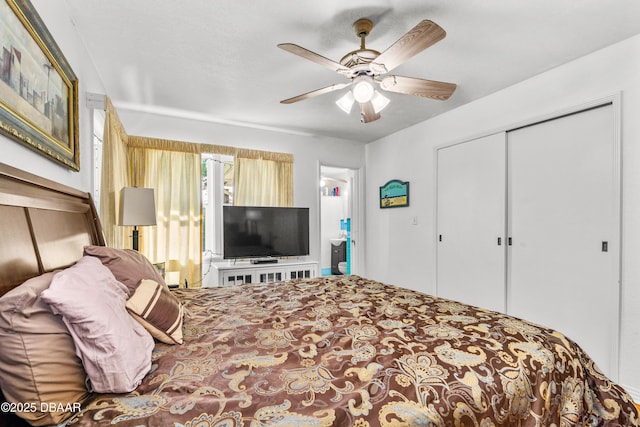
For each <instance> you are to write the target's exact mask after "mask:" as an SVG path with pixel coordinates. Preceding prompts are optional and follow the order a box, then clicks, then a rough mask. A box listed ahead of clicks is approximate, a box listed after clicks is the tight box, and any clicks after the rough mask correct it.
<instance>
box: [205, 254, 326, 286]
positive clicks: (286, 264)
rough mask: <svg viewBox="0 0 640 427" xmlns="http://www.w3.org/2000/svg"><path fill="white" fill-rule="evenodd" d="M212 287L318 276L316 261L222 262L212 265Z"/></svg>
mask: <svg viewBox="0 0 640 427" xmlns="http://www.w3.org/2000/svg"><path fill="white" fill-rule="evenodd" d="M212 274H213V279H214V280H213V283H212V285H213V286H232V285H244V284H247V283H270V282H279V281H282V280H289V279H304V278H311V277H317V276H318V263H317V262H316V261H300V260H287V259H285V260H279V261H278V262H277V263H267V264H252V263H250V262H248V261H239V262H234V261H224V262H219V263H214V264H213V265H212Z"/></svg>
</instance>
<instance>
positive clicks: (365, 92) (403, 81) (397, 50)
mask: <svg viewBox="0 0 640 427" xmlns="http://www.w3.org/2000/svg"><path fill="white" fill-rule="evenodd" d="M353 28H354V30H355V32H356V36H358V37H359V38H360V49H357V50H354V51H352V52H349V53H347V54H346V55H345V56H343V57H342V59H341V60H340V62H339V63H338V62H335V61H332V60H331V59H328V58H325V57H324V56H322V55H319V54H317V53H315V52H312V51H310V50H307V49H305V48H303V47H300V46H298V45H296V44H293V43H281V44H279V45H278V47H279V48H281V49H284V50H286V51H287V52H291V53H293V54H295V55H298V56H301V57H303V58H305V59H308V60H310V61H313V62H315V63H317V64H320V65H322V66H324V67H326V68H329V69H330V70H333V71H336V72H338V73H340V74H342V75H343V76H345V77H347V78H349V79H350V80H351V81H350V82H345V83H336V84H332V85H331V86H327V87H324V88H321V89H317V90H313V91H311V92H307V93H303V94H302V95H298V96H294V97H293V98H288V99H285V100H282V101H280V102H281V103H282V104H292V103H294V102H298V101H302V100H303V99H308V98H312V97H314V96H318V95H323V94H326V93H329V92H333V91H336V90H340V89H343V88H345V87H347V86H351V90H349V91H348V92H347V93H346V94H345V95H344V96H343V97H342V98H340V99H339V100H338V101H337V102H336V104H338V106H339V107H340V108H341V109H342V110H344V111H345V112H346V113H349V112H350V111H351V108H352V106H353V104H354V103H355V102H357V103H358V104H359V106H360V118H361V121H362V122H363V123H369V122H372V121H374V120H378V119H379V118H380V111H381V110H382V109H383V108H384V107H386V105H387V104H388V103H389V99H388V98H387V97H385V96H384V95H382V94H381V93H380V92H378V91H377V90H376V89H375V86H376V85H378V86H379V87H380V88H381V89H383V90H386V91H389V92H396V93H402V94H406V95H413V96H420V97H425V98H431V99H437V100H446V99H448V98H449V97H450V96H451V94H453V92H454V91H455V90H456V85H455V84H453V83H446V82H438V81H433V80H425V79H418V78H413V77H402V76H396V75H388V74H387V73H388V72H390V71H391V70H393V69H394V68H396V67H397V66H398V65H400V64H402V63H403V62H405V61H406V60H408V59H409V58H411V57H413V56H415V55H416V54H418V53H420V52H422V51H423V50H424V49H426V48H428V47H429V46H432V45H434V44H435V43H437V42H439V41H440V40H442V39H443V38H444V37H445V35H446V32H445V31H444V30H443V29H442V28H441V27H440V26H439V25H438V24H436V23H435V22H432V21H429V20H423V21H421V22H420V23H419V24H418V25H416V26H415V27H413V28H412V29H411V30H410V31H409V32H407V33H406V34H405V35H403V36H402V37H400V39H398V40H397V41H396V42H395V43H393V44H392V45H391V46H389V47H388V48H387V50H385V51H384V52H382V53H380V52H378V51H376V50H373V49H367V48H366V46H365V38H366V37H367V36H368V35H369V33H370V32H371V30H372V28H373V22H372V21H371V20H370V19H367V18H361V19H358V20H357V21H356V22H354V24H353Z"/></svg>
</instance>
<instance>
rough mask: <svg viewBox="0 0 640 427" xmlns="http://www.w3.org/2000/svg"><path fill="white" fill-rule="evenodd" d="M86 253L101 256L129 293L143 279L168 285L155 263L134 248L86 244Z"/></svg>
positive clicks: (101, 259) (131, 292)
mask: <svg viewBox="0 0 640 427" xmlns="http://www.w3.org/2000/svg"><path fill="white" fill-rule="evenodd" d="M84 254H85V255H91V256H94V257H97V258H99V259H100V261H101V262H102V264H104V265H105V266H107V267H108V268H109V270H111V272H112V273H113V275H114V276H115V277H116V279H118V281H119V282H121V283H123V284H124V285H125V286H126V287H127V289H129V295H131V294H133V292H134V291H135V290H136V287H137V286H138V284H139V283H140V281H141V280H142V279H151V280H155V281H156V282H158V283H161V284H162V285H165V286H166V284H165V282H164V280H163V279H162V276H160V274H158V271H157V270H156V268H155V267H154V266H153V264H151V262H150V261H149V260H148V259H147V258H145V256H144V255H142V254H141V253H140V252H138V251H134V250H133V249H115V248H109V247H107V246H85V248H84Z"/></svg>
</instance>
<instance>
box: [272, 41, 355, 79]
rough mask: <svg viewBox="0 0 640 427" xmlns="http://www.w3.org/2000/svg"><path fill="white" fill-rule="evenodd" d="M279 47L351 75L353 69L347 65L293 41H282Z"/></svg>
mask: <svg viewBox="0 0 640 427" xmlns="http://www.w3.org/2000/svg"><path fill="white" fill-rule="evenodd" d="M278 47H279V48H280V49H283V50H286V51H287V52H291V53H293V54H295V55H298V56H301V57H303V58H305V59H308V60H309V61H313V62H315V63H316V64H320V65H322V66H324V67H325V68H328V69H330V70H332V71H337V72H338V73H340V74H343V75H346V76H350V75H351V69H350V68H348V67H345V66H344V65H342V64H339V63H337V62H335V61H332V60H331V59H329V58H325V57H324V56H322V55H319V54H317V53H315V52H311V51H310V50H308V49H305V48H303V47H301V46H298V45H297V44H293V43H280V44H279V45H278Z"/></svg>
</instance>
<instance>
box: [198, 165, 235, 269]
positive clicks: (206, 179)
mask: <svg viewBox="0 0 640 427" xmlns="http://www.w3.org/2000/svg"><path fill="white" fill-rule="evenodd" d="M231 204H233V156H223V155H218V154H208V153H207V154H202V252H203V264H206V263H207V260H209V259H210V258H220V257H222V206H223V205H231Z"/></svg>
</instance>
